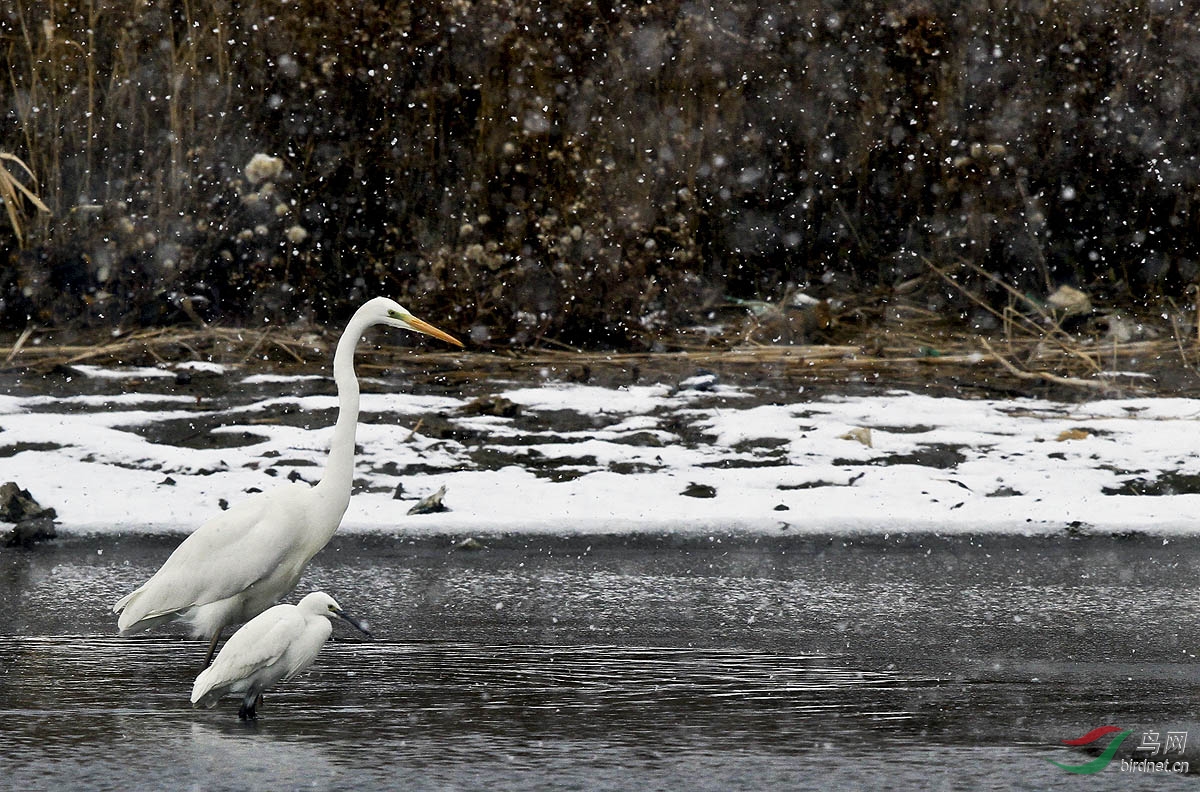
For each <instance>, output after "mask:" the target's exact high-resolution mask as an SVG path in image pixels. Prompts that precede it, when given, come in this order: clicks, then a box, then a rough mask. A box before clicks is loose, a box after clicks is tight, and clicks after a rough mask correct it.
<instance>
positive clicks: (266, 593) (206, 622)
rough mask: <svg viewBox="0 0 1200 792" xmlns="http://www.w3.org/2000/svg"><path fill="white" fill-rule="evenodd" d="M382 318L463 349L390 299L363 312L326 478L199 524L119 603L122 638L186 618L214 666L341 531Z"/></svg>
mask: <svg viewBox="0 0 1200 792" xmlns="http://www.w3.org/2000/svg"><path fill="white" fill-rule="evenodd" d="M376 324H383V325H389V326H391V327H401V328H405V329H407V330H413V331H416V332H418V333H424V334H426V335H431V336H434V337H435V338H440V339H441V340H443V341H447V342H449V343H451V344H456V345H457V346H460V347H461V346H462V342H461V341H459V340H458V339H456V338H455V337H454V336H452V335H450V334H448V333H445V332H443V331H441V330H439V329H437V328H436V327H434V326H433V325H431V324H428V323H427V322H423V321H421V320H420V319H418V318H416V317H415V316H413V315H412V314H410V313H409V312H408V311H407V310H405V309H404V308H402V307H400V305H398V304H397V303H395V302H394V301H392V300H389V299H387V298H385V297H376V298H375V299H373V300H370V301H368V302H367V303H365V304H364V305H363V306H362V307H361V308H359V309H358V310H357V311H356V312H355V313H354V316H352V317H351V318H350V321H349V323H347V325H346V330H345V331H344V332H343V333H342V337H341V339H340V340H339V341H338V345H337V351H336V352H335V353H334V356H333V379H334V382H335V383H336V384H337V391H338V402H339V408H338V417H337V424H336V425H335V426H334V429H333V441H332V443H330V448H329V459H328V461H327V462H326V465H325V472H324V475H322V477H321V480H320V481H319V482H318V483H317V484H315V485H313V486H311V487H310V486H308V485H307V484H303V483H291V484H285V485H283V486H281V487H277V488H274V489H271V490H268V491H266V492H262V493H258V494H255V495H253V496H251V497H249V498H247V499H246V500H244V501H242V502H241V503H239V504H237V505H236V506H234V507H233V508H231V509H229V510H228V511H225V512H222V513H220V514H218V515H217V516H215V517H213V518H212V519H211V520H209V521H208V522H206V523H204V524H203V525H202V526H200V527H199V528H198V529H196V531H195V532H193V533H192V534H191V535H190V536H188V537H187V538H186V539H185V540H184V541H183V542H182V543H181V544H180V545H179V547H177V548H175V552H173V553H172V554H171V556H170V557H169V558H168V559H167V560H166V562H164V563H163V565H162V568H160V569H159V570H158V571H157V572H156V573H154V575H153V576H152V577H151V578H150V579H149V580H147V581H146V582H145V583H143V584H142V585H141V587H139V588H138V589H137V590H136V591H134V592H132V593H130V594H128V595H126V596H124V597H122V598H121V599H120V600H119V601H118V602H117V604H116V605H114V606H113V611H114V612H115V613H118V614H120V618H119V619H118V620H117V626H118V628H119V629H120V631H121V635H130V634H132V633H136V632H140V631H142V630H145V629H148V628H151V627H155V626H157V625H160V624H163V623H166V622H172V621H181V622H184V623H186V624H187V625H189V626H190V628H191V630H192V634H193V635H195V636H197V637H204V638H208V639H209V645H208V654H207V655H206V656H205V659H204V664H205V665H208V663H209V661H210V660H211V659H212V656H213V650H214V649H215V648H216V645H217V639H218V638H219V637H220V635H221V630H223V629H224V628H225V627H226V626H227V625H230V624H238V623H240V622H244V621H246V620H248V619H250V618H253V617H254V616H256V615H258V614H259V613H262V612H263V611H264V610H266V609H267V608H269V607H270V606H272V605H274V604H275V603H276V602H278V601H279V600H280V598H282V597H283V596H285V595H286V594H287V593H288V592H289V591H291V590H292V589H293V588H294V587H295V586H296V583H297V581H299V579H300V574H301V573H302V572H303V571H304V568H305V566H307V565H308V562H309V560H310V559H311V558H312V557H313V556H314V555H316V554H317V552H318V551H319V550H320V549H321V548H322V547H324V546H325V544H326V543H327V542H328V541H329V539H330V537H331V536H333V533H334V531H336V530H337V527H338V525H339V524H340V523H341V521H342V515H343V514H344V513H345V511H346V507H347V506H348V505H349V503H350V486H351V483H352V480H353V475H354V432H355V428H356V426H357V424H358V378H357V377H356V376H355V374H354V350H355V347H356V346H357V345H358V340H359V338H360V337H361V336H362V334H363V332H364V331H365V330H366V329H367V328H368V327H370V326H372V325H376Z"/></svg>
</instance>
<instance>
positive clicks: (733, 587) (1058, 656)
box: [0, 536, 1200, 790]
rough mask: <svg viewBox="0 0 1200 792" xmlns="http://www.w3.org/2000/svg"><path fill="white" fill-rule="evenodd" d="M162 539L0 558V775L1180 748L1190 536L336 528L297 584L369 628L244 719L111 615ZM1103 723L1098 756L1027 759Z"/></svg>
mask: <svg viewBox="0 0 1200 792" xmlns="http://www.w3.org/2000/svg"><path fill="white" fill-rule="evenodd" d="M176 541H177V539H175V538H155V537H127V538H115V539H114V538H104V539H100V538H97V539H71V540H62V541H59V542H57V543H53V544H51V545H46V546H40V547H37V548H34V549H33V550H30V551H23V552H13V551H5V552H4V553H3V554H0V636H2V638H3V640H2V641H0V728H2V730H3V735H4V747H3V750H2V751H0V754H2V755H3V759H4V768H5V776H4V782H3V783H2V784H0V786H10V787H11V788H14V789H29V790H40V789H46V790H49V789H55V790H57V789H152V788H170V789H188V788H193V789H233V788H237V789H267V788H270V789H346V788H353V789H365V790H374V789H381V790H382V789H479V788H492V789H589V790H591V789H614V790H615V789H689V790H690V789H713V790H716V789H722V790H725V789H859V788H864V787H870V788H890V789H980V788H996V789H1047V788H1051V787H1058V786H1063V785H1065V784H1068V783H1070V784H1073V785H1076V786H1078V787H1079V788H1081V789H1084V788H1086V789H1130V788H1146V789H1150V788H1153V789H1161V788H1164V787H1167V788H1174V787H1176V786H1180V785H1181V784H1184V783H1189V779H1188V778H1184V777H1180V776H1176V775H1172V774H1170V773H1155V774H1147V773H1142V774H1138V773H1131V772H1122V771H1121V770H1120V769H1119V767H1120V761H1121V758H1122V757H1125V758H1127V759H1134V758H1137V755H1136V754H1134V753H1132V752H1131V751H1132V749H1133V748H1134V746H1135V745H1136V744H1138V743H1139V742H1140V741H1141V740H1142V739H1143V735H1145V734H1148V733H1157V734H1159V735H1165V734H1166V732H1168V731H1172V732H1186V733H1188V735H1189V739H1190V741H1192V742H1194V741H1200V722H1197V719H1196V718H1195V716H1194V714H1193V713H1194V689H1195V682H1196V674H1195V671H1194V667H1195V658H1194V656H1193V653H1194V649H1195V646H1196V641H1197V638H1200V635H1198V630H1197V627H1196V626H1195V620H1194V618H1193V617H1192V613H1193V611H1194V608H1195V603H1196V601H1197V598H1198V597H1200V588H1198V586H1197V583H1196V581H1195V579H1194V575H1193V573H1192V570H1194V569H1195V568H1196V561H1197V560H1198V556H1200V542H1195V541H1182V542H1178V541H1172V542H1170V543H1167V544H1164V543H1163V541H1162V540H1161V539H1146V538H1127V539H1120V538H1107V537H1105V538H1099V537H1091V538H1085V539H1077V540H1069V539H1063V538H1058V539H1050V538H1045V539H1038V538H1028V537H1025V538H1020V537H1018V538H996V537H988V538H970V537H960V538H955V539H939V538H936V537H895V538H879V537H876V538H863V539H846V538H839V537H824V538H816V537H809V538H798V537H793V538H789V539H767V538H763V537H758V538H751V537H738V536H712V537H702V538H701V537H697V538H691V539H680V538H667V537H649V536H643V537H637V536H634V537H603V536H594V537H573V538H553V537H540V538H536V539H527V538H520V537H492V538H489V539H486V540H485V541H484V543H483V545H484V546H483V547H482V549H477V550H456V549H454V541H453V540H450V539H439V538H436V537H432V538H428V537H427V538H424V539H421V540H407V539H394V538H383V537H338V538H337V539H336V540H335V541H334V543H333V544H332V545H331V546H330V547H329V548H327V549H326V550H325V551H324V552H323V553H321V554H320V555H319V556H318V557H317V559H316V561H315V562H314V566H313V567H312V568H311V569H310V571H309V573H307V575H306V578H305V580H304V581H303V582H302V583H301V590H303V591H307V590H310V589H314V588H323V589H325V590H328V591H330V592H331V593H334V594H335V596H337V597H338V599H339V601H340V602H341V603H342V605H343V606H345V607H346V609H347V610H348V611H352V612H354V613H355V614H356V615H358V616H362V617H364V618H366V619H368V620H369V621H370V622H371V624H372V629H373V631H374V632H375V634H376V635H377V636H378V639H377V640H375V641H373V642H366V641H362V640H358V639H355V638H353V637H352V635H351V631H348V630H343V629H342V628H341V627H338V628H336V629H335V635H336V636H338V638H339V640H337V641H335V642H331V643H330V644H329V645H327V646H326V648H325V650H324V651H323V652H322V654H321V656H320V657H319V658H318V660H317V663H316V665H315V666H314V668H313V669H312V671H311V672H309V673H308V674H307V675H305V676H303V677H302V678H300V679H297V680H294V681H293V682H292V683H289V684H287V685H285V686H283V687H281V688H279V689H277V690H276V691H274V692H272V693H271V694H269V695H268V696H267V701H266V704H265V705H264V707H263V709H262V710H261V715H262V717H261V719H260V720H259V721H258V722H257V723H256V724H242V723H239V722H238V720H237V717H236V710H237V705H236V702H235V701H234V700H232V699H227V700H226V701H224V702H222V704H221V705H220V706H218V707H217V708H216V709H214V710H211V711H208V710H193V709H191V708H190V706H189V705H188V701H187V699H188V692H189V689H190V686H191V682H192V679H193V678H194V676H195V673H196V672H197V671H198V665H199V662H200V659H201V657H202V655H203V645H202V643H200V642H196V641H190V640H181V639H180V638H179V637H178V636H171V635H161V634H159V635H152V636H150V637H146V638H138V639H119V638H116V637H113V632H114V630H115V626H114V623H113V618H112V615H111V613H109V612H108V609H109V607H110V606H111V603H112V602H113V601H114V600H115V599H116V598H117V596H119V594H121V593H123V592H125V591H127V590H128V589H129V588H131V587H133V586H135V585H136V584H137V583H139V582H140V581H141V580H143V579H144V578H145V577H146V576H147V575H148V574H150V573H151V572H152V571H153V570H154V568H156V567H157V565H158V564H159V563H161V561H162V559H163V558H165V557H166V555H167V554H168V553H169V552H170V549H171V548H172V547H173V546H174V544H175V543H176ZM1104 724H1115V725H1118V726H1120V727H1121V728H1123V729H1129V730H1132V732H1133V735H1132V736H1131V737H1130V739H1129V740H1127V745H1126V746H1125V749H1123V751H1122V753H1121V754H1119V755H1118V758H1117V760H1115V761H1114V762H1113V763H1112V765H1111V766H1109V767H1108V768H1107V769H1106V770H1105V771H1104V772H1102V773H1100V774H1098V775H1093V776H1087V777H1078V778H1077V777H1076V776H1073V775H1070V774H1067V773H1065V772H1064V771H1063V770H1060V769H1059V768H1058V767H1056V766H1054V765H1053V764H1051V763H1050V762H1049V761H1048V760H1050V759H1053V760H1056V761H1059V762H1062V763H1064V764H1081V763H1084V762H1086V761H1089V760H1091V759H1092V758H1093V756H1094V755H1095V754H1096V753H1098V750H1093V751H1092V752H1090V753H1089V752H1087V751H1085V750H1083V749H1070V748H1066V747H1065V746H1062V745H1061V743H1060V741H1061V740H1063V739H1068V738H1074V737H1079V736H1081V735H1082V734H1084V733H1086V732H1087V731H1089V730H1091V729H1092V728H1094V727H1096V726H1099V725H1104ZM1103 744H1104V741H1102V742H1101V743H1100V745H1101V746H1102V745H1103ZM1171 758H1172V759H1184V760H1190V763H1191V764H1194V765H1197V766H1200V755H1198V754H1197V752H1196V751H1195V750H1194V747H1193V746H1192V745H1191V744H1190V742H1189V744H1188V745H1187V746H1186V749H1185V751H1182V752H1177V755H1175V756H1172V757H1171ZM1193 778H1194V776H1193ZM1189 786H1190V784H1189Z"/></svg>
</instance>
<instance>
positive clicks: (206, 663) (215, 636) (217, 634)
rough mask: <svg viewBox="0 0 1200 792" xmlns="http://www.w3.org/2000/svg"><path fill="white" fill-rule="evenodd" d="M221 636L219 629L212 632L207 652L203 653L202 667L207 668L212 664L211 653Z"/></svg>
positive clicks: (212, 653)
mask: <svg viewBox="0 0 1200 792" xmlns="http://www.w3.org/2000/svg"><path fill="white" fill-rule="evenodd" d="M220 638H221V631H220V630H217V631H216V632H215V633H213V637H212V640H211V641H209V642H208V654H206V655H204V667H205V668H208V667H209V666H210V665H212V659H213V655H214V654H215V653H216V651H217V641H218V640H219V639H220Z"/></svg>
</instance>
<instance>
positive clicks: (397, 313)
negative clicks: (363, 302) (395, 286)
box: [368, 297, 463, 347]
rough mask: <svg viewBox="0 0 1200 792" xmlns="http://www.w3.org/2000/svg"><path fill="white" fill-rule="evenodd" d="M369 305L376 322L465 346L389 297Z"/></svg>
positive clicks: (376, 300) (381, 298) (373, 301)
mask: <svg viewBox="0 0 1200 792" xmlns="http://www.w3.org/2000/svg"><path fill="white" fill-rule="evenodd" d="M368 305H370V306H371V308H372V310H373V311H374V312H375V314H376V316H375V320H376V321H377V322H379V323H380V324H385V325H388V326H389V327H399V328H402V329H404V330H412V331H413V332H414V333H423V334H424V335H428V336H433V337H434V338H440V339H441V340H443V341H445V342H446V343H448V344H454V345H455V346H459V347H461V346H462V345H463V343H462V341H459V340H458V339H457V338H455V337H454V336H452V335H450V334H449V333H447V332H446V331H444V330H439V329H438V328H436V327H434V326H433V325H431V324H429V322H426V321H424V320H423V319H418V318H417V317H415V316H413V315H412V314H411V313H409V312H408V309H407V308H405V307H404V306H402V305H400V303H398V302H396V301H395V300H389V299H388V298H387V297H376V298H375V299H374V300H371V302H370V303H368Z"/></svg>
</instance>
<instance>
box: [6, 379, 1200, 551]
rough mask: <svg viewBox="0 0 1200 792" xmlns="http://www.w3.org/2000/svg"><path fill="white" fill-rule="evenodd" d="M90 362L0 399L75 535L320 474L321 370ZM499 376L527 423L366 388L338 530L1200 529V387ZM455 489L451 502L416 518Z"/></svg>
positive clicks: (460, 402) (34, 487) (18, 456)
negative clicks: (1042, 393) (967, 391)
mask: <svg viewBox="0 0 1200 792" xmlns="http://www.w3.org/2000/svg"><path fill="white" fill-rule="evenodd" d="M83 371H84V373H85V375H86V376H85V377H84V378H83V379H84V381H82V382H77V383H74V384H73V389H72V392H71V393H72V395H68V396H61V397H60V396H56V395H48V394H46V395H23V396H14V395H0V453H3V456H0V481H9V480H12V481H16V482H18V483H19V484H20V485H21V486H22V487H24V488H26V489H29V490H30V491H31V492H32V494H33V495H34V497H35V498H37V499H38V501H39V502H41V503H42V504H43V505H44V506H51V507H54V508H55V509H56V510H57V512H58V518H59V519H58V528H59V532H60V533H61V534H72V535H79V534H103V533H109V532H120V533H129V532H135V533H136V532H145V533H179V534H183V533H187V532H190V531H191V530H193V529H194V528H196V527H197V526H199V525H200V524H201V523H202V522H203V521H204V520H205V519H207V518H208V517H209V516H211V515H212V514H215V513H216V512H217V511H218V510H219V509H220V508H221V505H220V504H221V501H223V500H224V501H226V502H236V501H237V500H239V499H241V498H243V497H246V493H247V492H248V491H253V490H255V489H267V488H269V487H271V486H272V485H275V484H277V483H281V482H283V481H286V480H287V479H288V478H289V477H290V478H293V479H299V480H303V481H309V482H311V481H315V480H316V479H317V478H318V477H319V476H320V471H321V467H320V466H321V465H322V464H323V462H324V457H325V446H326V444H327V442H328V439H329V436H330V425H331V424H332V420H333V416H334V410H335V409H336V405H337V402H336V399H335V397H334V396H333V395H331V393H329V392H328V391H329V390H330V387H329V383H328V382H327V381H326V380H324V379H323V378H312V377H274V376H269V377H264V376H243V375H241V374H239V373H238V372H236V371H223V370H220V369H217V370H215V371H214V370H211V369H209V370H207V371H206V373H207V374H209V375H215V376H218V377H222V378H224V379H225V380H226V381H227V382H229V383H231V384H232V390H231V393H235V394H236V395H232V396H226V397H221V398H212V399H207V398H198V397H197V396H196V395H195V394H193V393H191V392H177V389H175V388H174V387H173V383H174V379H173V378H174V373H172V372H170V371H165V372H162V373H161V375H159V374H157V373H156V372H158V370H155V369H137V370H124V371H122V370H112V369H84V370H83ZM156 377H158V379H156ZM122 383H131V384H129V385H128V386H126V385H124V384H122ZM155 383H161V384H160V385H156V384H155ZM491 384H492V386H494V390H493V391H492V394H493V395H492V396H491V397H490V398H492V399H493V400H507V401H508V402H511V404H512V405H514V406H515V408H514V409H515V415H509V416H508V417H505V416H503V415H501V414H477V413H478V411H477V410H472V409H464V408H466V407H468V405H469V404H470V403H471V402H472V398H471V397H470V396H469V395H461V394H460V395H446V394H444V393H442V394H436V393H435V394H431V393H417V394H408V393H404V392H400V391H402V387H401V386H399V385H397V384H395V383H391V382H381V381H369V382H365V383H364V390H368V391H380V390H383V391H385V392H365V393H364V394H363V397H362V409H363V416H362V419H361V421H360V426H359V430H358V437H357V445H358V448H359V454H358V457H357V462H356V493H355V495H354V497H353V499H352V500H351V503H350V507H349V510H348V511H347V513H346V516H345V519H344V521H343V524H342V528H341V529H340V530H341V531H342V532H345V533H362V532H381V533H411V534H414V535H429V534H452V535H459V534H461V535H483V534H489V533H492V534H494V533H499V532H504V533H513V532H516V533H521V532H525V533H531V534H532V533H538V534H546V533H550V534H559V533H579V534H610V533H628V532H651V533H653V532H686V533H689V534H699V533H706V532H721V533H729V532H744V533H751V534H783V533H797V534H804V533H847V534H862V533H868V534H869V533H879V534H883V533H888V532H900V531H904V532H936V533H945V534H954V533H1006V534H1057V533H1063V534H1065V533H1067V532H1068V531H1070V532H1078V533H1130V532H1136V533H1146V534H1153V535H1163V536H1178V535H1194V534H1200V520H1197V519H1195V518H1194V517H1192V513H1193V511H1195V510H1196V509H1197V508H1198V507H1200V459H1198V458H1197V457H1196V455H1195V454H1194V453H1193V451H1192V450H1193V449H1195V448H1197V447H1200V422H1198V421H1197V420H1196V419H1197V416H1198V415H1200V405H1198V404H1197V403H1196V402H1195V401H1192V400H1189V399H1179V398H1135V399H1112V400H1097V401H1090V402H1082V403H1077V404H1068V403H1062V402H1052V401H1044V400H1036V399H1013V400H977V399H959V398H942V397H934V396H926V395H920V394H914V393H910V392H900V391H888V392H880V393H878V394H876V395H868V396H856V397H841V396H820V397H818V396H815V395H810V394H808V393H805V392H803V391H802V390H801V391H798V392H795V393H781V392H779V391H778V390H775V391H770V390H767V389H759V388H755V387H741V388H734V387H730V386H726V385H722V384H719V383H716V384H714V383H711V382H698V383H691V384H688V383H682V384H679V385H675V384H651V385H634V386H629V387H625V388H606V387H600V386H596V385H581V384H566V383H561V382H544V383H532V384H531V383H528V382H509V383H491ZM89 389H90V390H92V391H94V392H89ZM322 389H323V390H325V391H326V392H325V393H321V392H313V391H314V390H317V391H320V390H322ZM297 390H298V391H302V393H301V394H300V395H285V394H287V393H288V391H293V392H295V391H297ZM113 391H119V392H113ZM139 391H140V392H139ZM310 426H311V427H313V428H309V427H310ZM693 485H695V486H693ZM398 486H400V487H402V496H403V498H404V499H402V500H397V499H395V498H394V497H393V496H394V493H395V492H396V488H397V487H398ZM441 486H445V487H446V488H447V494H446V498H445V504H446V506H447V507H448V508H449V511H446V512H441V513H434V514H426V515H412V516H409V515H407V511H408V509H409V508H410V507H411V506H412V505H413V503H414V502H415V499H417V498H420V497H423V496H425V495H428V494H430V493H432V492H434V491H435V490H437V489H438V488H439V487H441ZM685 492H687V493H689V494H684V493H685ZM696 495H701V496H705V495H707V496H708V497H695V496H696Z"/></svg>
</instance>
